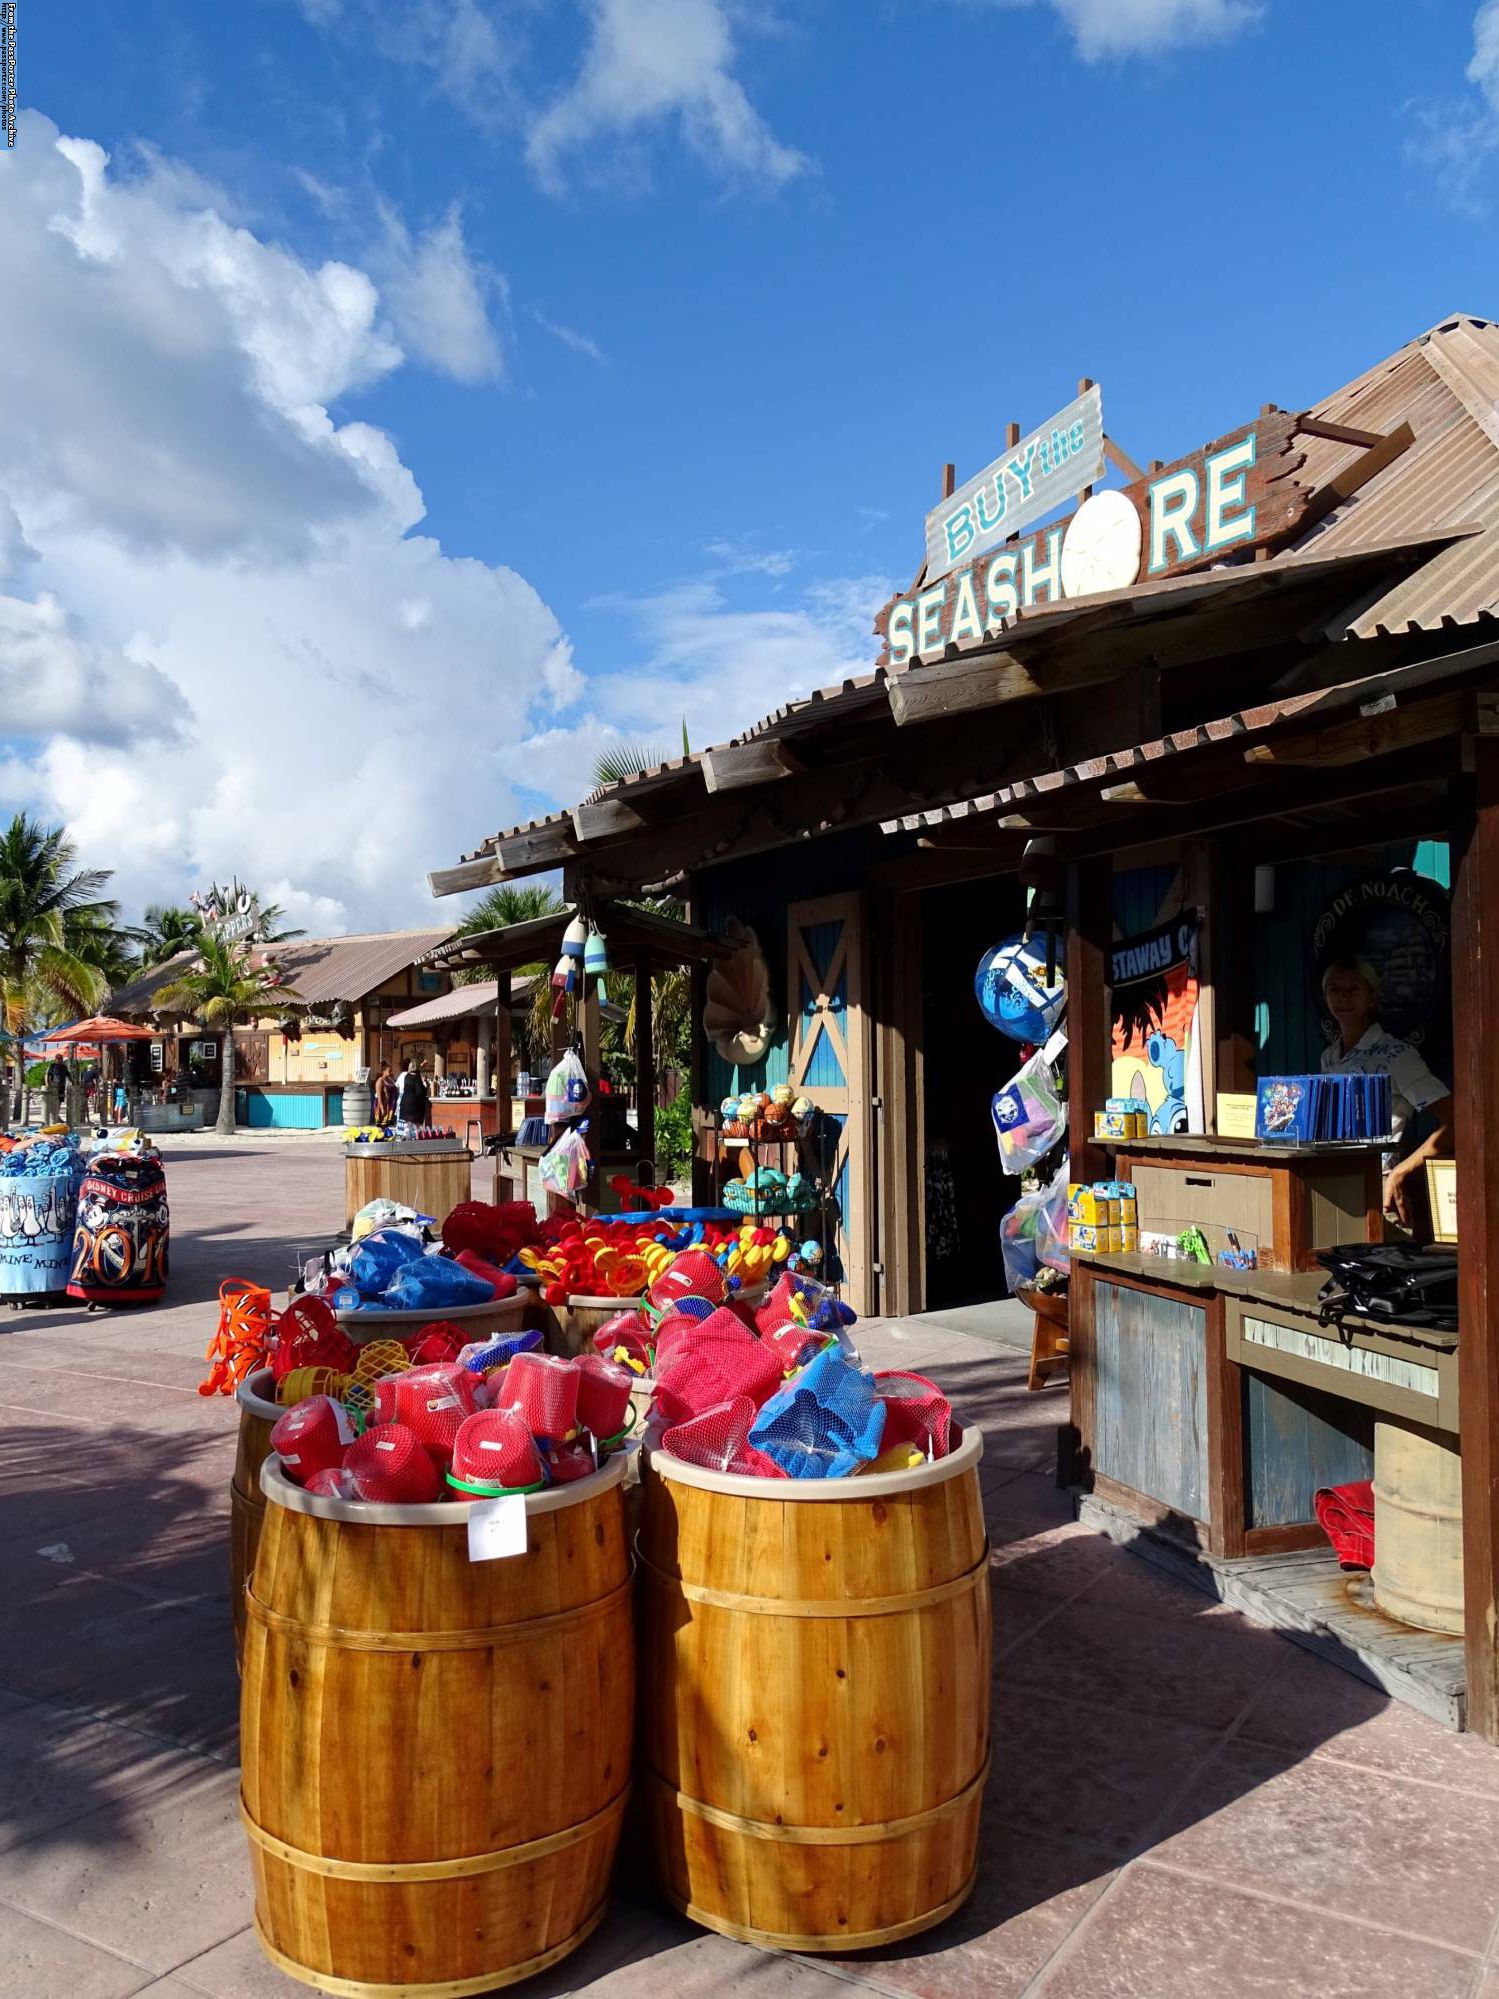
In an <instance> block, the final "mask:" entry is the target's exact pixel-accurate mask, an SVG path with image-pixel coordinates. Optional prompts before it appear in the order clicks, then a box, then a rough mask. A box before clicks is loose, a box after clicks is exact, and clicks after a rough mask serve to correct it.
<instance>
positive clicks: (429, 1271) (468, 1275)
mask: <svg viewBox="0 0 1499 1999" xmlns="http://www.w3.org/2000/svg"><path fill="white" fill-rule="evenodd" d="M493 1296H494V1286H493V1285H492V1284H491V1283H490V1281H489V1279H488V1278H487V1277H475V1275H474V1274H473V1272H472V1271H471V1270H465V1269H464V1267H463V1265H462V1264H461V1263H454V1262H453V1261H452V1259H451V1258H449V1257H446V1256H424V1257H421V1258H420V1259H419V1260H418V1261H417V1262H414V1263H405V1264H402V1266H401V1268H400V1269H399V1270H398V1271H397V1272H396V1274H395V1276H394V1277H393V1278H392V1279H391V1283H390V1289H389V1290H388V1291H387V1292H386V1293H385V1303H386V1304H388V1305H389V1306H390V1307H391V1309H392V1310H393V1311H397V1312H429V1311H432V1310H433V1309H437V1310H441V1308H442V1307H443V1306H445V1305H486V1304H488V1302H489V1300H490V1299H491V1298H493Z"/></svg>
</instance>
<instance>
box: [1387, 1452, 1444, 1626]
mask: <svg viewBox="0 0 1499 1999" xmlns="http://www.w3.org/2000/svg"><path fill="white" fill-rule="evenodd" d="M1373 1583H1374V1601H1375V1603H1376V1604H1377V1605H1378V1607H1379V1609H1381V1610H1382V1611H1383V1612H1384V1613H1385V1615H1386V1616H1387V1617H1397V1618H1399V1619H1400V1621H1401V1623H1402V1624H1414V1625H1416V1626H1417V1627H1418V1628H1419V1629H1420V1630H1422V1631H1448V1632H1455V1633H1457V1634H1459V1635H1461V1633H1462V1629H1463V1491H1462V1459H1461V1457H1460V1456H1459V1454H1458V1448H1457V1439H1456V1437H1449V1436H1443V1435H1441V1434H1439V1433H1438V1432H1437V1431H1435V1430H1425V1429H1418V1428H1417V1427H1416V1426H1415V1425H1413V1424H1411V1425H1407V1424H1402V1423H1381V1422H1376V1423H1375V1425H1374V1572H1373Z"/></svg>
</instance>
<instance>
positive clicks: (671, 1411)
mask: <svg viewBox="0 0 1499 1999" xmlns="http://www.w3.org/2000/svg"><path fill="white" fill-rule="evenodd" d="M664 1344H665V1343H664V1342H662V1343H661V1344H658V1346H657V1348H656V1403H655V1406H656V1409H657V1410H658V1412H659V1413H660V1415H661V1417H662V1419H663V1421H664V1422H666V1423H668V1424H675V1423H683V1422H686V1420H687V1419H688V1418H689V1417H691V1416H700V1415H702V1413H703V1411H704V1410H706V1409H711V1408H712V1407H713V1406H714V1404H715V1403H718V1402H731V1401H733V1400H734V1399H735V1398H736V1397H737V1396H741V1395H744V1396H748V1397H749V1399H750V1401H751V1402H753V1403H754V1404H755V1405H756V1406H757V1407H758V1406H759V1404H760V1403H762V1402H763V1401H764V1400H765V1398H766V1396H767V1395H770V1394H771V1393H772V1392H773V1391H774V1390H775V1389H777V1388H779V1387H780V1385H781V1382H782V1380H783V1378H784V1374H785V1370H784V1369H783V1367H782V1365H781V1362H780V1360H779V1359H778V1358H777V1356H776V1355H775V1354H774V1353H773V1352H772V1351H771V1349H770V1348H769V1347H768V1346H766V1345H765V1343H764V1341H763V1340H758V1339H756V1337H755V1335H754V1334H753V1333H752V1332H751V1331H750V1330H749V1328H748V1327H747V1326H745V1325H744V1324H743V1322H742V1321H741V1320H739V1319H737V1318H735V1316H734V1314H733V1313H732V1312H730V1311H727V1310H722V1309H721V1310H719V1311H717V1312H715V1313H714V1314H713V1316H712V1318H711V1319H704V1320H703V1321H702V1323H701V1324H696V1323H689V1324H688V1326H687V1328H686V1330H685V1331H684V1332H683V1333H682V1334H681V1335H680V1336H679V1337H678V1338H675V1339H673V1341H672V1342H671V1344H670V1346H666V1347H665V1350H664V1351H663V1346H664Z"/></svg>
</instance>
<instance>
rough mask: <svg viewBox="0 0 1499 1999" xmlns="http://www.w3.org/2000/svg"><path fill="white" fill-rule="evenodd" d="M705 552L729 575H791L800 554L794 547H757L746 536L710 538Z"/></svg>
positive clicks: (722, 571) (705, 546)
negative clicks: (721, 538)
mask: <svg viewBox="0 0 1499 1999" xmlns="http://www.w3.org/2000/svg"><path fill="white" fill-rule="evenodd" d="M703 553H704V554H705V555H711V556H712V557H713V559H714V561H715V562H716V563H718V564H719V565H720V570H721V573H722V574H723V575H726V576H789V575H790V574H791V571H792V570H793V569H795V567H796V563H797V555H796V551H795V549H792V548H756V547H755V546H754V544H753V543H752V542H751V541H750V540H749V539H748V538H747V537H746V536H743V535H741V536H739V537H738V538H737V539H735V540H732V541H731V540H728V539H723V540H719V541H710V542H707V543H706V544H705V545H704V549H703Z"/></svg>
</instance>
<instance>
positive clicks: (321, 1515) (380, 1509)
mask: <svg viewBox="0 0 1499 1999" xmlns="http://www.w3.org/2000/svg"><path fill="white" fill-rule="evenodd" d="M638 1448H639V1446H638V1445H635V1446H632V1445H629V1444H626V1445H625V1447H624V1449H623V1450H620V1451H616V1452H615V1454H614V1456H613V1457H610V1458H606V1459H605V1460H604V1462H603V1464H602V1465H600V1467H599V1469H598V1470H597V1471H596V1472H593V1473H592V1474H591V1475H590V1476H589V1477H588V1478H580V1479H575V1480H574V1481H573V1482H572V1483H571V1484H570V1485H554V1486H550V1487H549V1488H548V1489H547V1490H546V1491H545V1492H528V1493H508V1494H504V1495H502V1496H503V1497H506V1498H513V1499H522V1498H523V1499H524V1500H525V1503H526V1515H527V1518H530V1517H531V1516H533V1515H535V1514H539V1513H561V1512H563V1511H565V1510H566V1508H568V1507H569V1506H582V1505H585V1504H586V1503H587V1502H588V1501H589V1500H591V1499H597V1498H599V1497H600V1496H601V1495H602V1494H604V1493H606V1492H612V1491H613V1489H614V1488H615V1486H617V1485H622V1484H623V1483H624V1479H625V1474H626V1472H627V1471H628V1469H629V1460H630V1458H631V1457H632V1456H633V1454H634V1451H635V1450H636V1449H638ZM260 1489H261V1491H262V1493H264V1495H265V1497H266V1498H267V1499H268V1500H270V1501H271V1502H272V1504H273V1505H276V1506H280V1507H283V1508H284V1509H285V1511H286V1512H288V1513H308V1514H311V1515H312V1517H313V1518H314V1519H315V1520H336V1521H339V1522H341V1523H342V1524H343V1525H344V1526H346V1527H464V1526H466V1525H467V1524H468V1518H469V1515H470V1514H471V1513H472V1511H473V1509H474V1508H475V1507H476V1506H488V1505H489V1504H491V1502H490V1501H489V1500H486V1499H438V1500H432V1501H429V1502H426V1503H424V1504H422V1505H419V1506H402V1505H399V1504H397V1503H395V1502H394V1501H391V1500H383V1499H334V1498H333V1497H332V1496H331V1495H330V1496H328V1497H324V1495H323V1494H321V1493H316V1492H307V1491H305V1490H304V1489H303V1488H302V1487H301V1486H300V1485H293V1484H292V1482H291V1480H290V1479H289V1478H288V1477H287V1476H286V1474H285V1473H284V1472H283V1471H282V1469H281V1460H280V1458H279V1457H277V1455H276V1453H275V1452H274V1451H272V1452H271V1453H270V1455H269V1456H268V1457H267V1459H266V1461H265V1463H264V1464H263V1465H262V1466H261V1468H260Z"/></svg>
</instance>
